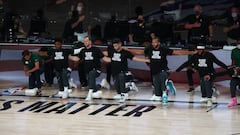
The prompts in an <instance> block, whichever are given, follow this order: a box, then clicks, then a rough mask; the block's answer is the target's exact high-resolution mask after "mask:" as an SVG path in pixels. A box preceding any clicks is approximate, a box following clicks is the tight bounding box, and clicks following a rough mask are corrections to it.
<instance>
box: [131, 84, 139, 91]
mask: <svg viewBox="0 0 240 135" xmlns="http://www.w3.org/2000/svg"><path fill="white" fill-rule="evenodd" d="M130 89H131V90H133V91H137V92H138V87H137V86H136V84H135V82H131V88H130Z"/></svg>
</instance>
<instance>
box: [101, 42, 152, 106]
mask: <svg viewBox="0 0 240 135" xmlns="http://www.w3.org/2000/svg"><path fill="white" fill-rule="evenodd" d="M105 55H106V56H108V57H109V58H111V59H110V61H106V62H111V63H110V64H111V74H112V76H113V80H114V86H115V89H116V90H117V95H115V96H114V97H113V98H114V99H120V102H125V100H126V99H127V98H128V89H126V87H125V83H126V75H125V74H126V72H128V59H131V60H134V61H139V62H149V59H145V58H144V59H143V58H138V57H136V56H134V55H133V54H132V53H131V52H129V51H127V50H126V49H123V48H122V42H121V40H120V39H119V38H115V39H113V49H110V50H109V51H108V52H107V54H105Z"/></svg>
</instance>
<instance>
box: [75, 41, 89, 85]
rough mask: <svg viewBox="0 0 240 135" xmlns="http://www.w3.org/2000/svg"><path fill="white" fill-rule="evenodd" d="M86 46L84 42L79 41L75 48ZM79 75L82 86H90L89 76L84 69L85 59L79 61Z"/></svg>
mask: <svg viewBox="0 0 240 135" xmlns="http://www.w3.org/2000/svg"><path fill="white" fill-rule="evenodd" d="M81 47H84V44H83V43H82V42H79V43H77V44H76V46H74V47H73V48H74V49H76V48H81ZM78 77H79V81H80V84H81V86H82V87H87V86H88V82H87V78H86V74H85V71H84V62H83V60H80V61H79V62H78Z"/></svg>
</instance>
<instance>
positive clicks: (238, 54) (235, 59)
mask: <svg viewBox="0 0 240 135" xmlns="http://www.w3.org/2000/svg"><path fill="white" fill-rule="evenodd" d="M231 59H232V67H235V69H236V70H237V72H240V39H238V40H237V47H236V48H235V49H233V50H232V52H231ZM239 85H240V78H239V75H236V76H232V78H231V81H230V92H231V101H230V102H229V104H228V107H233V106H236V105H237V104H238V103H237V97H236V90H237V86H239Z"/></svg>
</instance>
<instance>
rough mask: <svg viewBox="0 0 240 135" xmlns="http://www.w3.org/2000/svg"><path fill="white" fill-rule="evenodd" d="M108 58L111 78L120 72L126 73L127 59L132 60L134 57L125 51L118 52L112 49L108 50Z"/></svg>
mask: <svg viewBox="0 0 240 135" xmlns="http://www.w3.org/2000/svg"><path fill="white" fill-rule="evenodd" d="M108 57H110V58H111V60H112V62H111V72H112V74H113V76H115V75H117V74H118V73H120V72H121V71H128V59H132V58H133V57H134V55H133V54H132V53H130V52H129V51H126V50H121V51H120V52H117V51H115V50H114V49H111V50H109V52H108Z"/></svg>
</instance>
